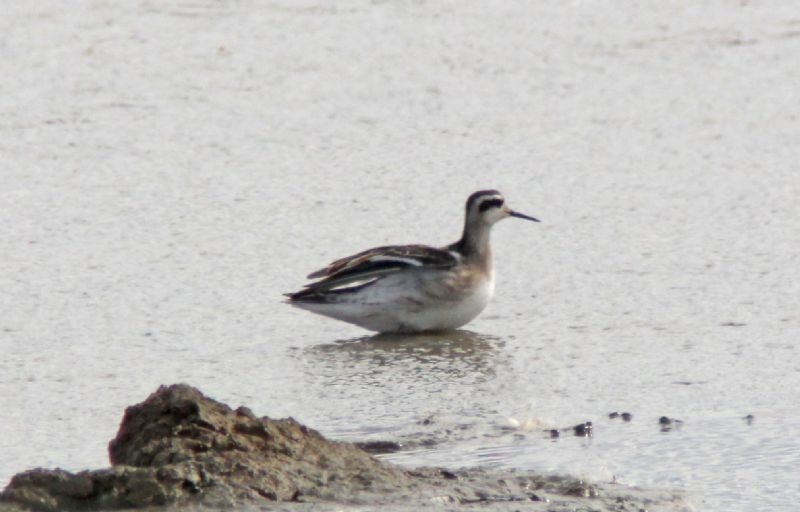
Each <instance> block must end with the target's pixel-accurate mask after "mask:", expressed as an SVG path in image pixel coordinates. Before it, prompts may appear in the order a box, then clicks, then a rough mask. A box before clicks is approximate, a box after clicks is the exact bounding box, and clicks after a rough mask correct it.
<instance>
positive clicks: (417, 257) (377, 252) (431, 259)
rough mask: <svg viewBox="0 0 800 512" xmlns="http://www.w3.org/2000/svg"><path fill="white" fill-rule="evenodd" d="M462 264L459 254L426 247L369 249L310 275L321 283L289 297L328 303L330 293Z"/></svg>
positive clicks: (394, 246) (310, 284)
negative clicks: (413, 271) (419, 269)
mask: <svg viewBox="0 0 800 512" xmlns="http://www.w3.org/2000/svg"><path fill="white" fill-rule="evenodd" d="M456 264H458V254H457V253H455V252H450V251H448V250H446V249H437V248H435V247H428V246H425V245H392V246H385V247H376V248H374V249H369V250H367V251H364V252H360V253H358V254H354V255H353V256H348V257H347V258H342V259H340V260H336V261H334V262H333V263H331V264H330V265H328V266H327V267H325V268H323V269H320V270H317V271H316V272H312V273H311V274H309V276H308V277H309V279H319V280H318V281H314V282H313V283H309V284H307V285H305V287H304V288H303V289H302V290H300V291H298V292H294V293H287V294H285V295H286V296H287V297H289V299H290V301H302V300H306V301H308V300H318V299H322V300H324V299H325V297H326V293H328V292H336V293H346V292H352V291H355V290H357V289H362V288H364V287H366V286H369V285H371V284H373V283H374V282H376V281H377V280H378V279H380V278H382V277H384V276H387V275H389V274H393V273H395V272H399V271H401V270H406V269H409V268H414V267H422V266H425V267H426V268H435V269H442V270H446V269H449V268H451V267H453V266H454V265H456Z"/></svg>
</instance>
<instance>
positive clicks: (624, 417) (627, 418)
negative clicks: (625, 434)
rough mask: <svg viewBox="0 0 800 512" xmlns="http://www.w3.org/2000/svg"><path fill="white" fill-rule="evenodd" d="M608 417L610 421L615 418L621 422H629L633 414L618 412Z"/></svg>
mask: <svg viewBox="0 0 800 512" xmlns="http://www.w3.org/2000/svg"><path fill="white" fill-rule="evenodd" d="M608 417H609V419H612V420H613V419H615V418H622V421H631V420H632V419H633V414H631V413H629V412H622V413H620V412H616V411H614V412H612V413H609V414H608Z"/></svg>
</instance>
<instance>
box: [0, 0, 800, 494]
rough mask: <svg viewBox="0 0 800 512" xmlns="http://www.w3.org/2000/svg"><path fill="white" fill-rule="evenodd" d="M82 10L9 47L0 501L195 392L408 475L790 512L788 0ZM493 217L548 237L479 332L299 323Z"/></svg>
mask: <svg viewBox="0 0 800 512" xmlns="http://www.w3.org/2000/svg"><path fill="white" fill-rule="evenodd" d="M62 9H63V7H61V6H60V4H58V3H57V2H36V3H34V4H30V3H27V4H26V3H23V4H19V5H18V6H7V7H6V14H5V15H4V16H3V17H0V29H2V33H3V34H4V42H3V43H2V46H0V51H2V54H3V58H2V59H0V76H2V77H3V79H2V80H0V112H1V113H2V115H1V116H0V155H1V156H2V158H0V162H1V163H0V191H1V192H0V211H2V215H0V227H1V228H2V229H0V244H1V245H0V251H1V252H2V255H3V256H2V259H1V260H0V289H2V290H3V292H2V294H0V301H2V303H1V304H0V306H2V311H3V314H2V317H0V351H1V352H2V354H3V357H2V358H0V408H2V411H3V414H2V419H0V453H2V454H3V455H2V458H1V459H0V485H4V483H5V482H7V481H8V479H9V478H10V477H11V475H13V474H14V473H15V472H17V471H20V470H23V469H26V468H31V467H35V466H60V467H64V468H68V469H73V470H77V469H82V468H86V467H101V466H104V465H106V464H107V454H106V449H105V443H106V442H107V441H108V440H109V439H111V438H112V437H113V436H114V434H115V432H116V428H117V426H118V422H119V420H120V419H121V416H122V411H123V409H124V408H125V407H126V406H128V405H130V404H133V403H136V402H139V401H141V400H142V399H144V397H145V396H147V395H148V394H149V393H150V392H152V391H153V390H154V389H155V388H156V387H157V386H158V385H159V384H163V383H172V382H178V381H185V382H189V383H191V384H193V385H196V386H198V387H200V388H201V389H202V390H203V391H204V392H206V393H208V394H209V395H210V396H212V397H214V398H216V399H219V400H222V401H225V402H228V403H230V404H232V405H237V404H246V405H248V406H249V407H251V408H252V409H253V410H254V411H255V412H256V413H257V414H262V415H269V416H273V417H280V416H285V415H292V416H294V417H296V418H297V419H299V420H301V421H303V422H305V423H307V424H309V425H311V426H313V427H315V428H317V429H318V430H320V431H322V432H323V433H324V434H326V435H328V436H332V437H335V438H339V439H348V440H364V439H395V440H401V441H403V442H404V443H406V445H407V446H408V448H409V449H408V450H407V451H403V452H400V453H397V454H393V455H390V456H387V458H388V459H389V460H392V461H395V462H399V463H403V464H411V465H417V464H441V465H446V466H452V467H460V466H473V465H490V466H498V467H511V468H521V469H537V470H545V471H558V472H562V471H566V472H570V473H573V474H578V475H584V476H586V477H587V478H592V479H597V480H603V481H608V480H611V479H616V480H618V481H621V482H625V483H631V484H638V485H645V486H654V487H660V488H674V489H680V490H682V491H683V492H686V493H687V495H688V496H689V501H690V502H691V503H693V504H694V506H695V508H696V509H697V510H753V509H761V510H793V509H794V507H795V505H796V497H797V495H798V493H799V492H800V486H799V484H798V483H797V478H796V468H797V467H798V464H800V444H799V443H798V442H797V440H796V438H795V436H793V432H794V430H795V429H796V425H797V424H798V421H800V415H799V414H798V410H797V404H798V403H800V391H798V390H799V389H800V353H798V350H799V349H798V348H797V342H798V333H800V313H798V311H800V270H799V269H800V243H798V233H800V169H798V167H797V165H798V164H797V162H798V161H800V149H799V148H800V145H798V144H797V141H798V140H800V124H798V118H797V105H799V104H800V92H799V91H800V90H799V89H798V88H797V86H796V84H797V83H800V68H798V67H797V65H796V56H797V55H798V54H799V53H798V52H800V37H799V36H798V34H799V32H798V31H799V30H800V10H798V8H797V7H796V6H795V5H794V4H793V3H791V2H768V3H759V4H757V5H755V4H749V3H741V2H727V1H717V2H705V3H703V4H702V6H699V5H697V4H696V3H695V2H679V3H678V4H674V3H671V4H670V5H669V6H667V5H666V4H665V5H664V6H655V5H653V4H652V2H640V3H637V2H613V1H608V2H600V3H595V4H591V5H589V4H586V3H581V2H572V3H568V4H558V5H555V4H554V5H549V4H547V3H542V4H541V5H531V4H530V3H528V2H519V3H514V2H511V3H506V4H504V6H503V7H497V8H492V9H489V8H488V7H486V6H485V5H484V4H482V3H480V2H468V3H460V4H457V5H455V4H454V5H437V4H428V3H424V2H372V3H366V2H339V3H337V5H336V6H335V7H331V6H326V5H325V4H316V3H314V2H311V1H309V2H301V3H297V2H285V3H280V2H274V3H270V4H256V3H253V2H248V1H240V2H206V1H195V2H183V3H182V2H178V3H174V4H171V6H169V7H165V6H161V5H159V4H157V3H148V2H144V3H137V4H134V3H131V4H126V5H122V4H119V3H118V2H85V3H83V4H81V3H78V4H77V5H76V6H74V7H73V8H70V9H69V10H68V11H62ZM486 187H496V188H498V189H500V190H501V191H503V192H504V193H505V194H506V196H507V198H508V201H509V204H510V205H511V206H512V207H514V208H515V209H518V210H520V211H522V212H525V213H528V214H531V215H535V216H537V217H539V218H541V219H542V220H543V222H542V224H541V225H533V224H530V223H525V222H522V221H514V220H508V221H504V222H503V223H501V224H499V225H498V226H496V228H495V230H494V235H493V245H494V248H495V265H496V271H497V287H496V296H495V299H494V300H493V302H492V303H491V304H490V305H489V307H488V308H487V310H486V311H485V312H484V313H483V315H482V316H480V317H479V318H478V319H477V320H475V321H474V322H472V323H470V324H469V325H467V326H465V329H464V330H461V331H457V332H454V333H449V334H445V335H436V336H422V337H413V338H401V339H385V338H378V339H375V338H371V337H369V336H365V334H367V333H365V332H363V331H361V330H359V329H357V328H355V327H351V326H348V325H346V324H340V323H337V322H334V321H331V320H327V319H325V318H322V317H316V316H313V315H311V314H308V313H305V312H302V311H299V310H294V309H292V308H290V307H288V306H285V305H283V304H281V302H280V301H281V293H282V292H285V291H290V290H292V289H295V288H297V287H298V286H300V285H301V284H302V283H303V278H302V276H303V275H305V274H306V273H308V272H310V271H312V270H315V269H316V268H318V267H320V266H322V265H324V264H325V263H327V262H328V261H330V260H332V259H334V258H337V257H340V256H344V255H346V254H349V253H351V252H354V251H357V250H362V249H365V248H368V247H371V246H374V245H380V244H385V243H407V242H423V243H431V244H445V243H449V242H452V241H453V240H455V239H456V238H457V236H458V234H459V230H460V226H461V221H462V219H461V215H462V208H463V201H464V200H465V198H466V196H467V195H468V194H469V193H470V192H472V191H474V190H476V189H478V188H486ZM612 411H619V412H623V411H626V412H630V413H632V414H633V420H632V421H631V422H629V423H625V422H622V421H621V420H619V419H616V420H610V419H608V418H607V414H608V413H610V412H612ZM747 414H752V415H753V416H754V418H755V419H754V421H753V422H752V424H748V423H747V422H746V421H744V420H743V417H744V416H746V415H747ZM664 415H666V416H669V417H672V418H678V419H681V420H683V425H682V427H681V428H680V429H677V430H672V431H669V432H661V430H660V428H659V425H658V418H659V417H660V416H664ZM587 420H590V421H592V422H593V423H594V436H593V437H592V438H591V439H586V438H578V437H574V436H570V435H562V436H561V437H560V438H558V439H556V440H551V439H550V438H549V436H548V435H547V434H545V433H544V432H542V431H541V430H543V429H548V428H553V427H567V426H571V425H574V424H576V423H580V422H583V421H587ZM420 440H421V441H420ZM415 442H416V443H417V444H414V443H415Z"/></svg>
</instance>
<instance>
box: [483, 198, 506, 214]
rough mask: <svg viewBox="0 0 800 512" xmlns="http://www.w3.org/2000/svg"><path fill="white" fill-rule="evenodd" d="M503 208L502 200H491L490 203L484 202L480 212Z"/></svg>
mask: <svg viewBox="0 0 800 512" xmlns="http://www.w3.org/2000/svg"><path fill="white" fill-rule="evenodd" d="M501 206H503V200H502V199H489V200H488V201H484V202H482V203H481V205H480V206H479V207H478V210H480V211H481V212H485V211H486V210H488V209H489V208H500V207H501Z"/></svg>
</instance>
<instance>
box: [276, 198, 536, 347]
mask: <svg viewBox="0 0 800 512" xmlns="http://www.w3.org/2000/svg"><path fill="white" fill-rule="evenodd" d="M466 210H467V211H466V219H465V221H464V233H463V234H462V235H461V240H459V241H458V242H456V243H454V244H450V245H448V246H446V247H443V248H440V249H437V248H435V247H428V246H426V245H393V246H384V247H376V248H374V249H369V250H367V251H364V252H360V253H358V254H355V255H353V256H349V257H347V258H342V259H340V260H336V261H334V262H333V263H331V264H330V265H328V266H327V267H325V268H323V269H320V270H317V271H316V272H313V273H311V274H309V276H308V277H309V279H319V280H318V281H316V282H313V283H310V284H308V285H306V286H305V288H303V289H302V290H300V291H299V292H295V293H287V294H286V296H287V297H289V299H288V301H287V302H288V303H289V304H291V305H293V306H297V307H299V308H303V309H307V310H308V311H312V312H314V313H318V314H320V315H325V316H329V317H331V318H335V319H337V320H343V321H345V322H350V323H351V324H355V325H358V326H361V327H364V328H365V329H369V330H371V331H378V332H422V331H437V330H444V329H455V328H457V327H461V326H462V325H464V324H466V323H467V322H469V321H470V320H472V319H473V318H475V317H476V316H478V314H479V313H480V312H481V311H483V308H485V307H486V304H488V303H489V299H491V297H492V294H493V292H494V271H493V265H492V250H491V247H490V244H489V233H490V231H491V229H492V226H493V225H494V224H495V223H496V222H497V221H499V220H501V219H504V218H505V217H518V218H520V219H527V220H532V221H535V222H539V220H538V219H535V218H533V217H530V216H528V215H524V214H522V213H518V212H515V211H513V210H511V209H509V208H508V207H507V206H506V205H505V200H504V199H503V196H502V195H501V194H500V192H498V191H496V190H481V191H478V192H475V193H474V194H472V195H471V196H469V199H467V208H466Z"/></svg>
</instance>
